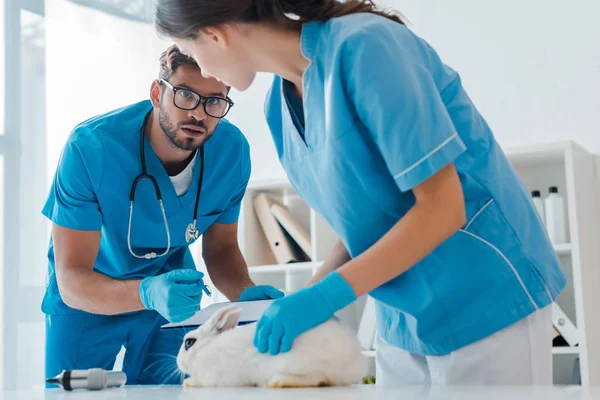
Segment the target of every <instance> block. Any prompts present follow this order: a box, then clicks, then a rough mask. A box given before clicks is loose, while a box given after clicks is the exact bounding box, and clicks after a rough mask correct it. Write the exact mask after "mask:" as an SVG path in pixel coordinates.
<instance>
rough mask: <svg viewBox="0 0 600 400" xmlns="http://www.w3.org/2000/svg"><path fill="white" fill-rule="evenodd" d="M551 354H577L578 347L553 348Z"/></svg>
mask: <svg viewBox="0 0 600 400" xmlns="http://www.w3.org/2000/svg"><path fill="white" fill-rule="evenodd" d="M552 354H579V347H569V346H565V347H553V348H552Z"/></svg>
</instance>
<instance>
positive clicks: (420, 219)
mask: <svg viewBox="0 0 600 400" xmlns="http://www.w3.org/2000/svg"><path fill="white" fill-rule="evenodd" d="M449 211H450V212H449ZM451 211H452V210H448V209H447V208H445V207H443V206H440V204H437V203H433V202H432V203H423V204H416V205H415V206H414V207H413V208H412V209H411V210H410V211H409V212H408V213H406V215H405V216H404V217H403V218H402V219H401V220H400V221H398V222H397V223H396V225H394V227H392V229H390V230H389V231H388V232H387V233H386V234H385V235H384V236H383V237H382V238H381V239H380V240H379V241H378V242H377V243H375V244H374V245H373V246H372V247H370V248H369V249H368V250H367V251H365V252H364V253H362V254H361V255H360V256H358V257H356V258H355V259H353V260H352V261H350V262H348V263H347V264H346V265H344V266H343V267H341V268H340V269H339V270H338V272H339V273H340V275H342V277H344V279H345V280H346V281H347V282H348V283H349V284H350V286H352V288H353V289H354V292H355V294H356V296H357V297H358V296H361V295H363V294H365V293H368V292H370V291H371V290H373V289H375V288H377V287H379V286H381V285H382V284H384V283H386V282H388V281H390V280H392V279H393V278H395V277H397V276H398V275H401V274H402V273H404V272H406V271H407V270H408V269H409V268H411V267H412V266H413V265H415V264H417V263H418V262H419V261H421V260H422V259H423V258H425V257H426V256H427V255H428V254H429V253H431V252H432V251H433V250H435V248H436V247H438V246H439V245H440V244H441V243H443V242H444V241H445V240H447V239H448V238H449V237H450V236H452V235H453V234H454V233H456V232H457V231H458V229H460V227H461V226H463V225H464V218H465V217H464V213H461V212H451Z"/></svg>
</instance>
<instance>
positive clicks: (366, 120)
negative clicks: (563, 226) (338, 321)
mask: <svg viewBox="0 0 600 400" xmlns="http://www.w3.org/2000/svg"><path fill="white" fill-rule="evenodd" d="M301 49H302V52H303V54H304V56H305V57H306V58H307V59H308V60H309V61H310V64H309V66H308V68H307V70H306V71H305V73H304V77H303V92H304V93H303V99H304V113H305V132H304V140H302V138H301V136H300V135H299V132H298V131H297V130H296V127H295V125H294V123H293V119H292V114H291V112H290V110H289V107H288V105H287V104H286V101H285V94H284V88H283V84H282V79H281V78H280V77H277V76H276V77H275V79H274V82H273V86H272V88H271V90H270V92H269V94H268V97H267V100H266V106H265V112H266V116H267V120H268V124H269V127H270V129H271V133H272V136H273V140H274V142H275V146H276V148H277V152H278V155H279V158H280V160H281V162H282V165H283V167H284V169H285V171H286V173H287V174H288V176H289V179H290V181H291V184H292V185H293V187H294V188H295V189H296V191H297V192H298V193H299V194H300V195H301V196H302V197H303V198H304V199H305V200H306V201H307V202H308V204H309V205H310V206H311V207H312V208H314V209H315V210H316V211H317V212H318V213H320V214H321V215H323V217H324V218H325V219H326V220H327V221H328V223H329V224H330V225H331V226H332V227H333V229H334V230H335V231H336V232H337V234H338V235H339V237H340V239H341V240H342V242H343V243H344V245H345V246H346V248H347V249H348V250H349V253H350V255H351V256H352V257H356V256H357V255H359V254H361V253H362V252H364V251H365V250H367V249H368V248H369V247H371V246H372V245H373V244H375V243H376V242H377V241H378V240H379V239H380V238H381V237H382V236H383V235H384V234H385V233H386V232H388V230H389V229H390V228H392V227H393V226H394V225H395V224H396V223H397V222H398V221H399V220H400V219H401V218H402V217H403V216H404V215H405V214H406V213H407V211H408V210H409V209H410V208H411V207H412V206H413V205H414V203H415V197H414V195H413V193H412V189H413V188H414V187H415V186H417V185H419V184H421V183H423V182H424V181H425V180H426V179H428V178H429V177H431V176H432V175H433V174H435V173H436V172H437V171H439V170H440V169H441V168H443V167H444V166H446V165H447V164H449V163H451V162H453V163H454V165H455V166H456V169H457V171H458V175H459V178H460V181H461V184H462V189H463V191H464V198H465V206H466V213H467V221H468V222H467V223H466V224H465V226H464V227H463V228H462V229H461V230H460V231H459V232H457V233H456V234H454V235H453V236H452V237H450V238H449V239H448V240H446V242H444V243H443V244H442V245H440V246H439V247H438V248H437V249H436V250H434V251H433V252H432V253H431V254H429V255H428V256H427V257H426V258H424V259H423V260H422V261H421V262H419V263H418V264H416V265H415V266H413V267H412V268H410V269H409V270H408V271H407V272H405V273H404V274H402V275H400V276H398V277H396V278H395V279H393V280H391V281H389V282H387V283H385V284H384V285H382V286H380V287H379V288H377V289H375V290H373V291H372V292H371V293H370V294H371V295H372V296H373V297H374V298H375V299H376V300H377V302H376V304H377V316H378V326H377V329H378V333H379V334H380V335H381V336H382V337H383V338H384V339H385V340H386V341H388V342H390V343H392V344H394V345H396V346H398V347H401V348H403V349H406V350H408V351H410V352H412V353H416V354H426V355H439V354H445V353H448V352H451V351H453V350H456V349H458V348H461V347H463V346H465V345H468V344H471V343H473V342H475V341H477V340H479V339H482V338H485V337H487V336H489V335H491V334H493V333H495V332H497V331H499V330H501V329H503V328H505V327H507V326H509V325H511V324H512V323H514V322H516V321H518V320H520V319H522V318H524V317H525V316H527V315H528V314H530V313H532V312H534V311H535V310H537V309H539V308H542V307H544V306H546V305H548V304H550V303H551V302H552V301H553V300H554V299H555V298H556V296H557V295H558V294H559V293H560V292H561V291H562V289H563V288H564V287H565V283H566V282H565V276H564V274H563V272H562V270H561V266H560V263H559V260H558V258H557V256H556V254H555V252H554V250H553V247H552V245H551V243H550V241H549V239H548V237H547V235H546V232H545V229H544V226H543V224H542V222H541V220H540V218H539V217H538V215H537V213H536V212H535V208H534V206H533V203H532V201H531V199H530V197H529V194H528V192H527V190H526V188H525V187H524V185H523V184H522V182H521V181H520V179H519V177H518V176H517V174H516V173H515V171H514V170H513V168H512V167H511V166H510V164H509V162H508V160H507V158H506V157H505V155H504V154H503V152H502V150H501V149H500V147H499V145H498V144H497V143H496V141H495V140H494V137H493V134H492V132H491V130H490V128H489V126H488V124H487V123H486V121H485V120H484V118H483V117H482V116H481V115H480V114H479V112H478V111H477V109H476V108H475V106H474V105H473V103H472V102H471V100H470V99H469V97H468V96H467V94H466V93H465V91H464V89H463V87H462V85H461V80H460V77H459V75H458V74H457V73H456V72H455V71H453V70H452V69H451V68H449V67H447V66H446V65H444V64H443V63H442V61H441V60H440V58H439V56H438V55H437V54H436V52H435V51H434V50H433V49H432V48H431V47H430V46H429V45H428V44H427V43H426V42H425V41H424V40H422V39H420V38H419V37H417V36H416V35H414V34H413V33H412V32H411V31H410V30H409V29H407V28H406V27H405V26H403V25H400V24H398V23H395V22H393V21H391V20H388V19H385V18H383V17H379V16H376V15H372V14H354V15H350V16H345V17H341V18H335V19H332V20H330V21H328V22H326V23H322V22H311V23H308V24H305V25H304V26H303V29H302V36H301Z"/></svg>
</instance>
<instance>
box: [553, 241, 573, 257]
mask: <svg viewBox="0 0 600 400" xmlns="http://www.w3.org/2000/svg"><path fill="white" fill-rule="evenodd" d="M554 251H556V254H558V255H559V256H565V255H569V254H571V251H572V246H571V243H564V244H557V245H555V246H554Z"/></svg>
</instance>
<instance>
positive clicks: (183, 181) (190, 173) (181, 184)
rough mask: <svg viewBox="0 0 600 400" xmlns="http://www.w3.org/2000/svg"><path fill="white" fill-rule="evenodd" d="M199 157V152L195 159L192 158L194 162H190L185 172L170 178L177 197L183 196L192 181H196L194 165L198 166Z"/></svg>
mask: <svg viewBox="0 0 600 400" xmlns="http://www.w3.org/2000/svg"><path fill="white" fill-rule="evenodd" d="M197 155H198V152H196V154H194V158H192V161H190V163H189V164H188V165H187V167H185V169H184V170H183V171H181V172H180V173H179V174H177V175H175V176H169V178H170V179H171V183H172V184H173V187H174V188H175V192H176V193H177V196H183V195H184V194H185V192H187V190H188V189H189V188H190V186H191V185H192V180H193V179H194V164H196V156H197Z"/></svg>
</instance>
